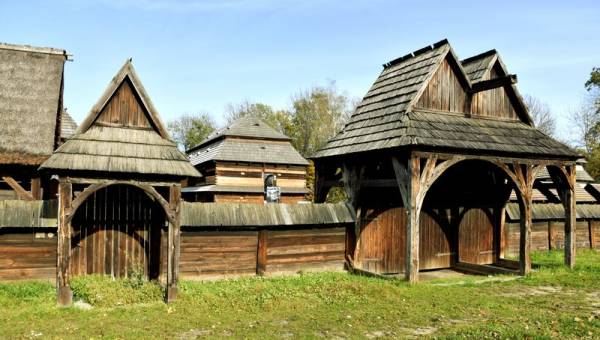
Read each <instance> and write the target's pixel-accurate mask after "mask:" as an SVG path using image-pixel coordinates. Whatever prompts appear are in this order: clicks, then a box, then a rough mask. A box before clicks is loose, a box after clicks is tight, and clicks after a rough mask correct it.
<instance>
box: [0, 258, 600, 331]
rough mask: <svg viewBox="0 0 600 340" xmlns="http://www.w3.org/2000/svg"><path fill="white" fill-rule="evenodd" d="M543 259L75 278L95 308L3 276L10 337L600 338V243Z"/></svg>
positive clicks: (0, 290) (0, 292) (1, 325)
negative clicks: (524, 272)
mask: <svg viewBox="0 0 600 340" xmlns="http://www.w3.org/2000/svg"><path fill="white" fill-rule="evenodd" d="M533 260H534V263H537V264H540V265H541V267H540V268H539V269H538V270H536V271H535V272H534V273H532V274H531V275H529V276H528V277H525V278H519V279H516V280H512V281H504V282H499V281H498V282H485V283H477V281H478V280H479V278H478V277H476V278H474V279H473V278H470V279H468V280H464V279H453V280H445V281H443V282H440V281H436V282H429V283H421V284H419V285H415V286H409V285H407V284H406V283H404V282H402V281H395V280H382V279H377V278H369V277H362V276H354V275H349V274H345V273H322V274H303V275H299V276H293V277H278V278H266V279H265V278H246V279H239V280H228V281H220V282H205V283H200V282H182V283H181V286H180V287H181V294H180V298H179V299H178V301H176V302H175V303H172V304H170V305H166V304H164V303H163V302H162V290H161V289H160V287H158V286H155V285H154V284H151V283H144V282H139V281H135V280H110V279H106V278H102V277H84V278H77V279H75V280H73V289H74V292H75V295H76V298H83V299H86V300H87V301H88V302H90V303H91V304H93V305H94V307H93V308H92V309H91V310H81V309H76V308H59V307H57V306H56V303H55V300H54V299H55V296H54V294H55V291H54V287H53V286H52V285H50V284H47V283H36V282H28V283H14V284H0V338H34V337H40V338H99V337H104V338H163V337H166V338H196V337H209V338H221V337H224V336H233V337H235V338H282V337H292V338H315V337H325V338H334V337H342V338H365V337H380V336H381V337H387V338H397V337H407V336H428V337H436V338H465V337H467V338H502V339H506V338H523V337H529V338H552V337H554V338H582V337H583V338H586V337H587V338H600V253H598V252H594V251H579V253H578V256H577V263H578V264H577V267H576V268H575V269H574V270H569V269H567V268H565V267H564V266H563V265H562V255H561V253H559V252H551V253H536V254H534V257H533ZM459 281H465V282H466V283H464V284H458V282H459ZM439 283H444V284H446V285H443V286H440V285H438V284H439ZM454 283H456V284H454Z"/></svg>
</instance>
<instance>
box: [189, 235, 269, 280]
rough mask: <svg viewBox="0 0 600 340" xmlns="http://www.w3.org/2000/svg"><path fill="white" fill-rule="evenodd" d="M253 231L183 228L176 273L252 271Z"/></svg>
mask: <svg viewBox="0 0 600 340" xmlns="http://www.w3.org/2000/svg"><path fill="white" fill-rule="evenodd" d="M257 235H258V233H257V232H256V231H215V232H211V231H189V230H188V231H183V232H182V233H181V255H180V258H179V275H180V277H181V278H183V279H213V278H219V277H223V276H241V275H254V274H256V251H257V244H258V241H257Z"/></svg>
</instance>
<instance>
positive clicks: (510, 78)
mask: <svg viewBox="0 0 600 340" xmlns="http://www.w3.org/2000/svg"><path fill="white" fill-rule="evenodd" d="M516 83H517V76H516V75H515V74H509V75H506V76H502V77H497V78H493V79H489V80H482V81H479V82H477V83H475V84H473V87H472V88H471V90H470V92H471V93H477V92H483V91H487V90H491V89H495V88H498V87H504V86H510V85H513V84H516Z"/></svg>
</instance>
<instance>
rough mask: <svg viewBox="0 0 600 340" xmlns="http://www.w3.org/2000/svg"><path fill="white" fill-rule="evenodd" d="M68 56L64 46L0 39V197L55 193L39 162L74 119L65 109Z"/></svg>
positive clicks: (35, 197) (25, 197)
mask: <svg viewBox="0 0 600 340" xmlns="http://www.w3.org/2000/svg"><path fill="white" fill-rule="evenodd" d="M66 60H67V52H66V51H65V50H62V49H55V48H45V47H32V46H25V45H11V44H4V43H0V200H4V199H20V200H29V201H31V200H40V199H42V198H49V197H52V195H53V194H55V193H56V188H55V187H54V188H53V187H52V184H51V183H50V181H49V178H47V177H44V176H41V175H40V174H39V173H38V167H39V166H40V164H42V162H44V161H45V160H46V159H47V158H48V157H50V155H51V154H52V152H53V151H54V150H55V149H56V148H57V147H58V145H59V144H60V142H61V139H62V138H65V134H68V130H69V124H70V121H72V119H70V117H66V116H67V115H66V114H63V83H64V76H63V70H64V64H65V61H66ZM69 119H70V121H69V122H67V123H65V120H69ZM61 132H62V133H61Z"/></svg>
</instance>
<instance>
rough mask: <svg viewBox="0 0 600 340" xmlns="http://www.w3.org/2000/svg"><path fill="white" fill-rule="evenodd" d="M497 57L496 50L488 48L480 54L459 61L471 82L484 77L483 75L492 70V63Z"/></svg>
mask: <svg viewBox="0 0 600 340" xmlns="http://www.w3.org/2000/svg"><path fill="white" fill-rule="evenodd" d="M497 59H498V52H496V50H489V51H486V52H483V53H481V54H478V55H475V56H472V57H470V58H467V59H465V60H463V61H461V64H462V65H463V68H464V69H465V72H467V75H468V76H469V78H471V81H472V82H474V83H475V82H478V81H481V80H483V79H484V78H485V76H486V75H487V74H488V73H489V72H490V71H491V70H492V67H493V66H494V63H495V62H496V60H497Z"/></svg>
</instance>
